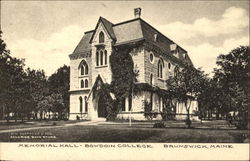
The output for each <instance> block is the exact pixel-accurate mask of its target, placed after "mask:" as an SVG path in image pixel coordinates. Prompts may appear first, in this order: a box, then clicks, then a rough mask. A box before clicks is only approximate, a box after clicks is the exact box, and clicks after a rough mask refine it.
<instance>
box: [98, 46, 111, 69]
mask: <svg viewBox="0 0 250 161" xmlns="http://www.w3.org/2000/svg"><path fill="white" fill-rule="evenodd" d="M107 64H108V53H107V50H105V49H104V48H101V49H97V52H96V66H106V65H107Z"/></svg>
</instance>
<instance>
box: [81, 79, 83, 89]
mask: <svg viewBox="0 0 250 161" xmlns="http://www.w3.org/2000/svg"><path fill="white" fill-rule="evenodd" d="M81 88H84V80H81Z"/></svg>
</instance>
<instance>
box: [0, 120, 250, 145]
mask: <svg viewBox="0 0 250 161" xmlns="http://www.w3.org/2000/svg"><path fill="white" fill-rule="evenodd" d="M209 123H210V122H209ZM197 124H198V123H197ZM204 124H205V123H204ZM204 124H203V125H201V126H205V125H204ZM210 124H211V123H210ZM221 124H223V123H221ZM167 125H168V127H167V128H161V129H158V128H152V123H139V124H135V125H133V126H132V127H129V126H128V124H127V123H120V124H110V125H109V124H103V125H74V126H68V127H66V126H65V127H55V128H45V129H37V130H29V131H22V132H15V133H14V135H37V134H38V135H44V134H46V135H52V136H55V137H56V138H49V139H48V138H47V139H44V138H35V139H34V138H32V139H26V138H12V139H10V136H11V135H13V133H2V134H0V141H2V142H8V141H11V142H19V141H25V142H44V141H45V142H153V143H154V142H155V143H156V142H166V143H167V142H171V143H242V142H244V141H245V142H246V138H247V137H248V131H247V130H235V129H218V128H210V127H209V126H208V125H209V124H208V125H207V126H206V127H207V128H193V129H187V128H185V126H183V124H182V123H181V122H171V123H168V124H167ZM170 125H171V126H170ZM177 125H178V126H177ZM212 125H213V124H212ZM212 125H211V126H212ZM24 133H26V134H24Z"/></svg>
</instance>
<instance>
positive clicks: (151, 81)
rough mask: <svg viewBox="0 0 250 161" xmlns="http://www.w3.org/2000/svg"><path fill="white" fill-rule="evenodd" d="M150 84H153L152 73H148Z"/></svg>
mask: <svg viewBox="0 0 250 161" xmlns="http://www.w3.org/2000/svg"><path fill="white" fill-rule="evenodd" d="M150 85H151V86H152V85H153V74H150Z"/></svg>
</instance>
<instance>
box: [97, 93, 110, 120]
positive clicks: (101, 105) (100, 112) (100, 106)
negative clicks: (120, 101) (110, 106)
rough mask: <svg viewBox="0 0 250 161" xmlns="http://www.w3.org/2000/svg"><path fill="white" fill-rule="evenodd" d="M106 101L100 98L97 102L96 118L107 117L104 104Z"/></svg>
mask: <svg viewBox="0 0 250 161" xmlns="http://www.w3.org/2000/svg"><path fill="white" fill-rule="evenodd" d="M106 102H107V100H105V99H104V97H102V96H100V97H99V100H98V109H97V112H98V117H104V118H106V117H107V114H108V113H107V104H106Z"/></svg>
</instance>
